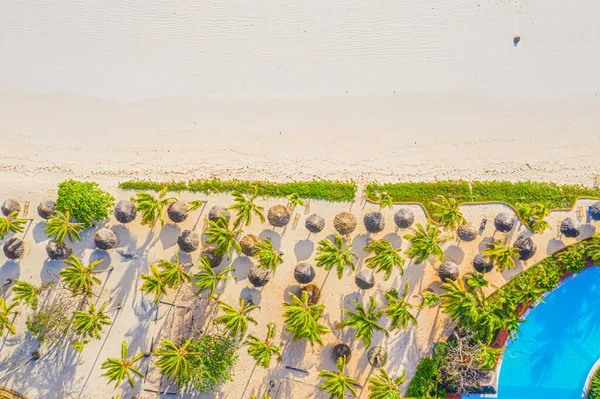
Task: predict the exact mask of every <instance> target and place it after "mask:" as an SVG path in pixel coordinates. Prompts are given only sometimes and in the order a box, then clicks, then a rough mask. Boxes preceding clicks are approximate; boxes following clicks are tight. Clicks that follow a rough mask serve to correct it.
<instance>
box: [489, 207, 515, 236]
mask: <svg viewBox="0 0 600 399" xmlns="http://www.w3.org/2000/svg"><path fill="white" fill-rule="evenodd" d="M494 226H495V227H496V230H498V231H499V232H501V233H508V232H509V231H511V230H512V229H513V227H515V218H514V217H513V216H512V215H509V214H508V213H506V212H502V213H499V214H497V215H496V217H495V218H494Z"/></svg>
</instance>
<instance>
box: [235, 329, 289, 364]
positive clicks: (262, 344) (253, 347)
mask: <svg viewBox="0 0 600 399" xmlns="http://www.w3.org/2000/svg"><path fill="white" fill-rule="evenodd" d="M274 337H275V324H274V323H269V324H267V338H266V339H265V340H264V341H263V340H262V339H260V338H258V337H257V336H255V335H252V334H250V335H248V339H247V340H246V341H245V342H244V344H245V345H247V346H248V354H249V355H250V356H252V357H253V358H254V360H256V365H257V366H260V367H263V368H265V369H266V368H269V366H270V365H271V358H273V357H275V359H276V360H277V361H278V362H280V361H281V346H278V345H275V344H274V343H273V338H274Z"/></svg>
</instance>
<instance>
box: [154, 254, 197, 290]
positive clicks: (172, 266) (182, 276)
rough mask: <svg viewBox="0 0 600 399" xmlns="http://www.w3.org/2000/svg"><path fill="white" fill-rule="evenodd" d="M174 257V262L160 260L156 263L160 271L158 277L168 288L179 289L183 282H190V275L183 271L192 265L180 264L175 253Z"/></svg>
mask: <svg viewBox="0 0 600 399" xmlns="http://www.w3.org/2000/svg"><path fill="white" fill-rule="evenodd" d="M174 257H175V261H174V262H171V261H168V260H164V259H161V260H159V261H158V263H157V265H158V267H160V268H161V269H162V270H161V272H160V277H161V278H162V280H163V282H164V284H165V286H166V287H168V288H175V287H179V286H180V285H181V284H182V283H184V282H186V283H190V282H191V281H192V275H191V274H190V273H189V272H188V271H186V270H185V269H187V268H189V267H191V266H193V265H192V264H191V263H183V264H182V263H180V262H179V252H175V256H174Z"/></svg>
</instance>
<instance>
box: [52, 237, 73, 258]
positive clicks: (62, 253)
mask: <svg viewBox="0 0 600 399" xmlns="http://www.w3.org/2000/svg"><path fill="white" fill-rule="evenodd" d="M46 253H47V254H48V257H49V258H50V259H52V260H58V259H66V258H68V257H69V256H70V255H71V254H72V253H73V251H72V250H71V248H69V247H67V246H66V245H65V243H62V244H57V243H56V242H54V241H50V242H48V245H46Z"/></svg>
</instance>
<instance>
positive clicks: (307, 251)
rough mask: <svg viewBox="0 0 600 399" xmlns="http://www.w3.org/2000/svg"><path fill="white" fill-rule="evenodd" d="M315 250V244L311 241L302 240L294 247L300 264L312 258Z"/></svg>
mask: <svg viewBox="0 0 600 399" xmlns="http://www.w3.org/2000/svg"><path fill="white" fill-rule="evenodd" d="M314 250H315V243H314V242H312V241H310V240H300V241H298V242H297V243H296V245H295V246H294V254H295V255H296V259H297V260H298V262H302V261H304V260H307V259H308V258H310V257H311V255H312V254H313V252H314Z"/></svg>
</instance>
